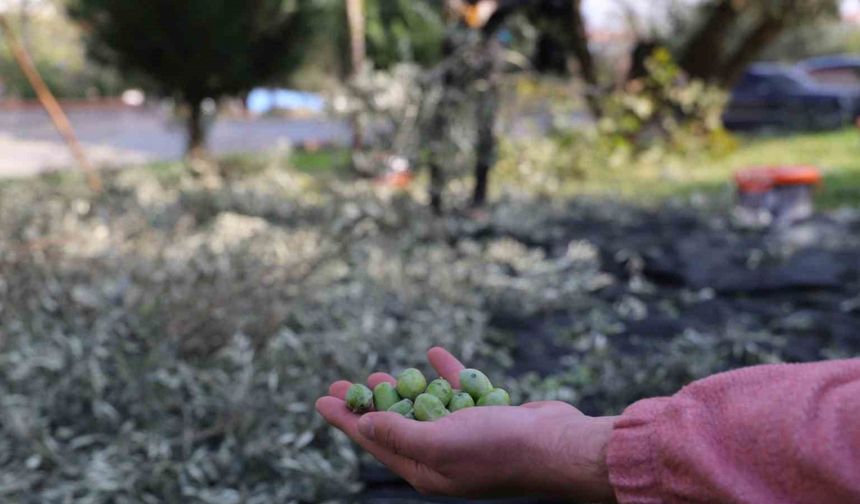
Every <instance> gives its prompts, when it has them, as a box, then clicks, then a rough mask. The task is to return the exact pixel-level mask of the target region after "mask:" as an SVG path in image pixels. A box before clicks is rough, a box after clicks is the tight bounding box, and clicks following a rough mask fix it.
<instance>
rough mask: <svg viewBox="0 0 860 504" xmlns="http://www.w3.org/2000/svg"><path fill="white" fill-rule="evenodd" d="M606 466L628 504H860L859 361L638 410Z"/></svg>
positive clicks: (620, 428)
mask: <svg viewBox="0 0 860 504" xmlns="http://www.w3.org/2000/svg"><path fill="white" fill-rule="evenodd" d="M607 460H608V465H609V470H610V481H611V483H612V485H613V487H614V489H615V493H616V496H617V498H618V501H619V502H620V503H621V504H651V503H663V502H666V503H670V502H685V503H686V502H714V503H716V502H720V503H735V502H737V503H746V502H750V503H757V504H758V503H780V504H782V503H815V504H827V503H834V504H836V503H839V504H841V503H848V502H858V503H860V360H846V361H833V362H822V363H814V364H792V365H785V364H784V365H772V366H760V367H753V368H747V369H741V370H738V371H733V372H730V373H724V374H720V375H716V376H713V377H710V378H707V379H705V380H702V381H699V382H696V383H693V384H692V385H689V386H687V387H686V388H684V389H683V390H682V391H681V392H679V393H678V394H677V395H675V396H673V397H667V398H657V399H647V400H644V401H640V402H638V403H635V404H633V405H632V406H630V407H629V408H628V409H627V410H626V411H625V412H624V414H623V415H622V416H621V417H620V419H619V420H618V421H617V422H616V424H615V428H614V431H613V434H612V438H611V440H610V443H609V447H608V451H607Z"/></svg>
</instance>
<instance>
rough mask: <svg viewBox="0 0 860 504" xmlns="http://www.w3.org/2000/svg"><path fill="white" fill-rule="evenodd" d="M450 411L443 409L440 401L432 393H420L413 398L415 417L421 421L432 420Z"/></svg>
mask: <svg viewBox="0 0 860 504" xmlns="http://www.w3.org/2000/svg"><path fill="white" fill-rule="evenodd" d="M449 413H450V412H449V411H448V410H446V409H445V406H444V405H443V404H442V401H440V400H439V398H438V397H436V396H434V395H432V394H421V395H419V396H418V398H417V399H415V419H416V420H420V421H422V422H432V421H433V420H438V419H439V418H442V417H444V416H447V415H448V414H449Z"/></svg>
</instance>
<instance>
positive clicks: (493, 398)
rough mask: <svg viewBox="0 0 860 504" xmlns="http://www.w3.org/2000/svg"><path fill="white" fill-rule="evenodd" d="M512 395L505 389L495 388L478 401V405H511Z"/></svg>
mask: <svg viewBox="0 0 860 504" xmlns="http://www.w3.org/2000/svg"><path fill="white" fill-rule="evenodd" d="M510 405H511V396H510V395H509V394H508V393H507V391H506V390H505V389H500V388H497V389H494V390H493V391H492V392H490V393H489V394H487V395H485V396H484V397H482V398H481V399H480V400H479V401H478V406H510Z"/></svg>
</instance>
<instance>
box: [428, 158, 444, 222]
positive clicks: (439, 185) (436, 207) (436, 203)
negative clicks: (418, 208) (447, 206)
mask: <svg viewBox="0 0 860 504" xmlns="http://www.w3.org/2000/svg"><path fill="white" fill-rule="evenodd" d="M444 189H445V175H444V174H443V172H442V167H441V166H439V165H438V164H436V163H435V162H433V163H430V208H431V209H432V210H433V214H434V215H436V216H441V215H442V212H443V211H444V208H442V191H443V190H444Z"/></svg>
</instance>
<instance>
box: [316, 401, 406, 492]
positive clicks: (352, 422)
mask: <svg viewBox="0 0 860 504" xmlns="http://www.w3.org/2000/svg"><path fill="white" fill-rule="evenodd" d="M316 408H317V411H318V412H319V414H320V415H322V417H323V418H325V420H326V421H327V422H328V423H330V424H331V425H333V426H334V427H336V428H338V429H340V430H341V431H343V433H344V434H346V435H347V436H349V437H350V438H351V439H352V440H353V441H355V442H356V443H358V444H359V445H360V446H361V447H362V448H364V449H365V450H367V451H368V452H369V453H370V454H371V455H373V456H374V457H376V459H377V460H379V461H380V462H382V463H383V464H385V465H386V466H388V467H389V468H390V469H391V470H393V471H394V472H396V473H397V474H398V475H400V476H401V477H403V478H406V479H409V478H410V477H411V476H413V472H414V470H415V465H416V464H415V462H414V461H412V460H409V459H407V458H405V457H401V456H399V455H397V454H395V453H394V452H392V451H390V450H388V449H387V448H386V447H384V446H382V445H381V444H379V443H376V442H374V441H373V440H371V439H369V438H367V437H365V436H363V435H361V433H360V432H359V431H358V422H359V417H358V415H353V414H352V412H350V411H349V410H348V409H347V408H346V404H344V402H343V401H342V400H340V399H338V398H336V397H331V396H328V397H323V398H321V399H319V400H318V401H317V403H316Z"/></svg>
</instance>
